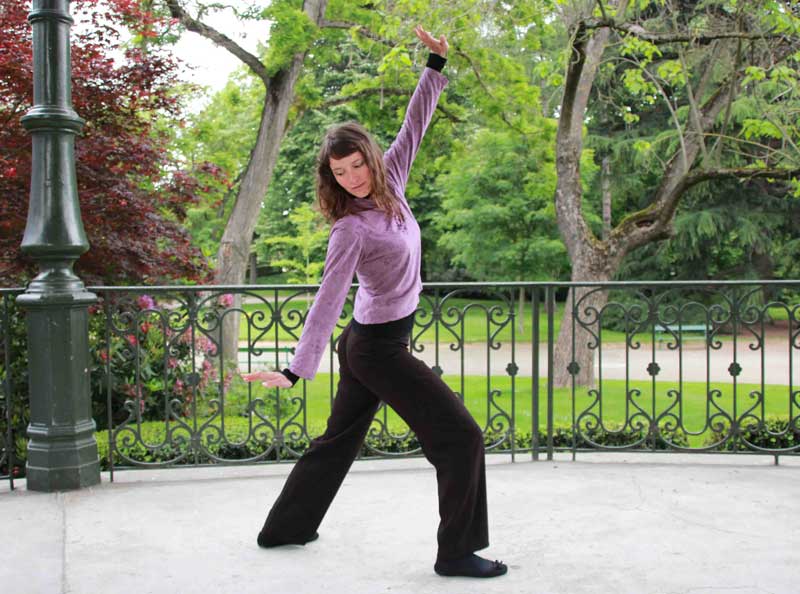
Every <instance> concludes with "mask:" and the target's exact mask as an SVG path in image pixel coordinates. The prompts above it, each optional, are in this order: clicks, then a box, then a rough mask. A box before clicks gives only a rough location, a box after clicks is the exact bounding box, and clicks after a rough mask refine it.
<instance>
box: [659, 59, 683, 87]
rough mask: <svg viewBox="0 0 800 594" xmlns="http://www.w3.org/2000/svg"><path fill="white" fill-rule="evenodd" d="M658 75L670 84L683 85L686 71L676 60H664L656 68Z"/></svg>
mask: <svg viewBox="0 0 800 594" xmlns="http://www.w3.org/2000/svg"><path fill="white" fill-rule="evenodd" d="M656 72H657V73H658V76H659V77H660V78H661V79H663V80H664V81H665V82H666V83H668V84H670V85H681V86H683V85H685V84H686V82H687V79H686V71H685V70H684V69H683V65H682V64H681V63H680V61H678V60H666V61H664V62H661V63H660V64H659V65H658V67H657V68H656Z"/></svg>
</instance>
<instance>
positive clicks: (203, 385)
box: [89, 295, 238, 428]
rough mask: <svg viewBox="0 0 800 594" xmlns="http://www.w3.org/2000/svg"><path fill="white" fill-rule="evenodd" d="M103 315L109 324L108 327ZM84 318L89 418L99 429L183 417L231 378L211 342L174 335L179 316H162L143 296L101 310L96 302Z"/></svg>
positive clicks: (183, 332) (224, 301) (225, 301)
mask: <svg viewBox="0 0 800 594" xmlns="http://www.w3.org/2000/svg"><path fill="white" fill-rule="evenodd" d="M231 303H232V297H231V296H229V295H223V296H221V297H220V298H219V303H218V304H217V305H216V306H215V308H216V310H217V311H216V312H215V313H214V314H212V313H211V312H207V313H206V314H204V315H219V314H220V313H221V312H222V311H223V310H224V309H225V307H227V306H230V305H231ZM106 311H109V312H111V316H112V318H113V319H112V320H111V324H110V326H109V327H107V318H106ZM90 314H91V315H90V317H89V345H90V349H89V351H90V356H91V362H92V368H91V372H90V378H91V383H90V386H91V401H92V414H93V416H94V418H95V419H96V420H97V423H98V426H99V427H101V428H104V427H107V426H108V424H109V419H110V421H111V424H112V425H117V424H119V423H122V422H124V421H126V420H128V419H137V420H156V419H165V418H172V417H174V416H178V417H181V416H187V415H190V414H192V413H193V412H194V411H195V410H196V406H198V404H199V405H200V406H201V407H205V406H209V404H208V402H209V400H210V399H211V398H213V396H214V395H216V394H218V393H219V391H220V390H222V391H224V390H226V389H227V388H228V386H229V385H230V382H231V381H232V379H233V377H234V376H235V375H237V374H238V372H237V371H236V370H233V369H228V368H227V367H225V364H224V363H222V362H221V361H220V360H219V358H218V357H217V356H216V353H217V347H216V345H215V342H214V340H213V339H212V338H210V337H208V336H205V335H204V334H203V333H201V332H196V333H192V332H191V331H190V329H188V328H187V327H180V328H179V329H176V328H175V326H174V324H175V321H176V316H178V317H179V316H180V315H181V314H180V312H179V311H170V312H168V311H167V310H166V309H164V308H163V307H162V306H160V305H157V304H156V302H155V301H154V300H153V299H152V298H151V297H149V296H148V295H139V296H138V297H136V298H127V299H122V300H119V301H115V302H114V303H109V304H108V308H106V307H104V304H103V303H102V302H101V305H99V306H93V307H92V308H91V310H90ZM221 366H222V367H221ZM109 405H110V410H109ZM201 412H205V411H204V410H202V411H201Z"/></svg>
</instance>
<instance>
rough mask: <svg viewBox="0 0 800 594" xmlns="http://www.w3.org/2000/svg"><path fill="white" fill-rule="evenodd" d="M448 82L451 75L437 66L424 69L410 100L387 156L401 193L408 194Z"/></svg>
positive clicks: (391, 176)
mask: <svg viewBox="0 0 800 594" xmlns="http://www.w3.org/2000/svg"><path fill="white" fill-rule="evenodd" d="M447 82H448V81H447V77H445V76H444V75H443V74H441V73H440V72H437V71H436V70H434V69H433V68H425V69H424V70H423V71H422V76H420V79H419V82H418V83H417V88H416V89H415V90H414V94H413V95H412V96H411V100H410V101H409V103H408V109H406V115H405V118H404V119H403V125H402V127H401V128H400V132H398V134H397V138H395V140H394V142H393V143H392V146H390V147H389V150H388V151H386V154H385V155H384V156H383V161H384V164H385V166H386V175H387V178H388V181H390V182H391V183H392V184H393V185H394V186H395V187H396V188H397V189H398V190H399V191H400V197H403V195H404V194H405V188H406V182H407V181H408V174H409V172H410V171H411V164H412V163H413V162H414V157H415V156H416V155H417V151H418V150H419V146H420V144H422V138H423V136H425V130H426V129H427V128H428V124H429V123H430V121H431V118H432V117H433V112H434V111H435V110H436V103H437V102H438V101H439V95H441V94H442V90H444V88H445V86H447Z"/></svg>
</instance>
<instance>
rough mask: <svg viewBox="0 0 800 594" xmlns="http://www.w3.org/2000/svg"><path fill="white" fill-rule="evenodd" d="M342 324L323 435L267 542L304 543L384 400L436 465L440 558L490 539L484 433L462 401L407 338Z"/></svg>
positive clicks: (270, 520) (281, 501)
mask: <svg viewBox="0 0 800 594" xmlns="http://www.w3.org/2000/svg"><path fill="white" fill-rule="evenodd" d="M363 332H364V331H363V327H362V328H356V329H354V328H353V326H352V325H349V326H347V328H345V330H344V332H343V333H342V336H341V338H340V341H339V348H338V351H339V366H340V367H339V374H340V378H339V385H338V390H337V392H336V399H335V400H334V402H333V409H332V411H331V416H330V418H329V419H328V427H327V430H326V431H325V434H324V435H322V436H321V437H319V438H317V439H315V440H313V441H312V442H311V445H310V447H309V449H308V450H307V451H306V453H305V454H304V455H303V456H302V457H301V458H300V459H299V460H298V461H297V463H296V464H295V466H294V468H293V470H292V472H291V474H290V475H289V478H288V479H287V480H286V484H285V485H284V487H283V491H282V492H281V494H280V496H279V497H278V499H277V500H276V502H275V504H274V505H273V507H272V510H271V511H270V513H269V516H268V517H267V520H266V522H265V523H264V527H263V528H262V530H261V534H260V535H259V538H261V539H263V540H264V541H265V542H305V541H306V540H308V539H309V538H310V537H311V536H312V535H313V534H314V532H315V531H316V530H317V528H318V527H319V524H320V523H321V522H322V519H323V517H324V516H325V512H327V510H328V507H329V506H330V504H331V501H333V498H334V496H335V495H336V492H337V491H338V490H339V487H340V486H341V484H342V481H343V480H344V477H345V475H346V474H347V471H348V470H349V469H350V465H351V464H352V462H353V460H354V459H355V457H356V456H357V455H358V452H359V450H360V449H361V446H362V444H363V443H364V437H365V436H366V434H367V430H368V429H369V426H370V424H371V422H372V418H373V416H374V415H375V411H376V410H377V408H378V406H379V405H380V403H381V401H383V402H385V403H387V404H388V405H389V406H391V407H392V408H393V409H394V410H395V411H396V412H397V414H398V415H400V417H401V418H402V419H403V420H404V421H405V422H406V423H407V424H408V426H409V427H410V428H411V429H412V430H413V431H414V432H415V433H416V435H417V437H418V439H419V442H420V444H421V446H422V451H423V453H424V454H425V457H426V458H427V459H428V460H429V461H430V463H431V464H433V466H434V467H435V468H436V478H437V481H438V487H439V517H440V519H441V522H440V524H439V530H438V534H437V538H438V543H439V551H438V558H439V559H442V560H446V559H457V558H459V557H463V556H466V555H469V554H470V553H472V552H474V551H477V550H479V549H482V548H484V547H486V546H488V544H489V538H488V523H487V513H486V471H485V467H484V449H483V435H482V433H481V429H480V427H478V425H477V423H475V421H474V419H473V418H472V416H471V415H470V414H469V412H468V411H467V409H466V408H465V407H464V405H463V404H462V403H461V400H459V398H458V397H457V396H456V395H455V394H454V393H453V391H452V390H451V389H450V388H449V387H448V386H447V384H445V383H444V382H443V381H442V380H441V378H439V377H438V376H437V375H436V374H435V373H434V372H433V371H432V370H431V369H430V368H429V367H428V366H427V365H426V364H425V363H424V362H423V361H420V360H419V359H416V358H414V357H413V356H412V355H411V354H410V353H409V352H408V335H407V334H406V335H401V336H394V337H375V336H369V335H366V334H364V333H363Z"/></svg>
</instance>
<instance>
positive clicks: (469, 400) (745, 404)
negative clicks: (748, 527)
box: [226, 373, 789, 445]
mask: <svg viewBox="0 0 800 594" xmlns="http://www.w3.org/2000/svg"><path fill="white" fill-rule="evenodd" d="M337 379H338V378H337V376H334V382H335V381H337ZM444 379H445V381H446V382H447V384H448V385H450V387H451V388H453V389H454V390H455V391H457V392H460V391H461V380H460V378H459V376H445V377H444ZM330 382H331V376H330V374H327V373H320V374H318V375H317V377H316V379H315V380H314V381H311V382H307V384H306V386H305V388H304V387H303V383H302V382H301V383H299V384H298V385H297V386H295V387H294V388H293V389H291V390H289V391H286V392H285V394H284V395H285V396H288V397H290V398H292V397H302V396H303V390H304V389H305V390H306V398H307V408H306V411H305V414H306V417H307V418H306V423H307V425H308V426H309V427H324V425H325V420H326V419H327V417H328V414H329V412H330V397H331V391H330V390H331V383H330ZM677 388H678V385H677V384H676V383H670V382H663V383H658V384H657V387H656V393H655V396H654V394H653V388H652V384H651V383H650V382H648V381H633V382H631V383H630V389H631V390H639V391H640V395H639V396H635V397H633V402H634V403H635V404H636V405H638V406H639V407H640V408H641V409H643V410H644V411H645V412H646V413H647V414H649V415H652V414H653V412H652V411H653V409H654V408H655V415H656V416H658V415H659V414H661V413H663V412H664V411H665V410H666V409H667V408H669V407H670V406H671V405H672V404H673V403H674V401H675V400H674V398H671V397H670V396H669V391H670V390H677ZM334 389H335V384H334ZM490 389H491V390H497V391H499V394H498V395H497V396H495V397H494V399H493V401H494V404H496V406H497V408H495V407H492V408H491V409H490V408H489V405H488V398H487V394H488V393H489V390H490ZM546 389H547V386H546V382H545V381H542V382H541V383H540V386H539V390H540V392H539V426H540V427H543V426H544V425H545V423H546V419H547V393H546ZM711 389H712V390H719V391H720V396H719V397H718V398H717V397H715V398H714V402H715V403H716V405H717V406H718V407H719V409H721V410H723V411H725V412H727V413H728V414H731V415H732V414H733V392H732V389H733V388H732V385H731V384H716V385H712V386H711ZM757 389H759V386H757V385H748V384H740V385H739V386H738V388H737V390H738V392H737V410H736V414H737V415H741V414H742V413H743V412H744V411H745V410H747V409H748V408H750V407H751V406H752V405H753V403H754V400H753V399H752V398H751V397H750V396H749V394H750V392H752V391H755V390H757ZM602 390H603V391H602V396H603V402H602V409H601V408H600V407H599V406H592V403H593V402H594V396H592V395H590V394H589V393H588V390H587V389H586V388H582V389H579V390H576V394H575V415H576V417H579V416H580V415H581V413H582V412H584V411H587V410H590V411H591V412H593V413H595V414H597V415H598V416H600V417H601V419H602V420H603V422H604V423H606V424H607V425H621V424H622V423H623V422H624V421H625V419H626V418H627V419H631V418H633V417H634V415H635V414H636V408H635V407H634V406H633V404H631V403H626V399H625V396H624V394H625V382H624V380H608V381H604V382H603V385H602ZM683 390H684V393H683V402H682V407H683V411H682V413H681V412H680V411H679V409H678V406H676V407H675V408H674V409H673V412H674V413H675V414H676V415H680V417H681V418H682V419H683V427H684V428H685V429H686V430H687V431H689V432H694V433H698V436H697V437H691V438H690V441H691V443H692V445H700V444H702V443H703V442H704V441H705V439H706V438H707V437H708V436H709V433H708V432H707V427H706V418H707V417H708V416H709V414H711V415H713V414H714V413H715V412H717V409H716V408H715V407H714V406H713V405H710V404H709V403H708V398H707V396H706V384H705V383H688V382H687V383H684V385H683ZM464 393H465V397H466V398H465V402H466V405H467V407H468V409H469V410H470V412H471V413H472V414H473V415H474V417H475V418H476V420H477V421H478V423H479V424H480V425H481V426H486V425H487V421H488V419H489V418H490V416H494V415H497V414H501V415H502V413H506V414H507V415H509V416H511V414H512V410H513V412H514V416H515V418H516V426H517V430H518V431H520V432H523V433H526V432H530V431H531V428H532V417H531V413H532V410H533V406H532V380H531V379H530V378H517V381H516V385H515V390H514V397H513V402H512V393H511V378H510V377H501V378H492V383H491V386H489V385H487V380H486V378H483V377H476V376H468V377H465V378H464ZM267 394H268V392H267V390H266V389H265V388H262V387H261V386H258V385H255V386H253V397H262V398H264V397H266V396H267ZM273 394H274V392H273ZM247 400H248V397H247V385H246V384H245V383H244V382H242V381H241V380H236V381H235V382H234V384H233V386H232V390H231V393H230V395H229V398H228V401H227V402H226V413H227V414H234V415H236V414H240V415H241V414H245V411H246V410H247ZM282 406H283V407H284V413H285V412H286V410H287V407H288V410H289V411H292V412H294V411H297V410H299V409H298V404H291V403H290V402H289V399H287V398H284V403H283V404H282ZM572 408H573V405H572V397H571V390H570V389H568V388H559V389H556V390H554V394H553V420H554V424H555V425H556V426H561V427H564V426H570V425H571V423H572V414H573V413H572ZM707 409H710V410H711V413H707ZM756 412H758V414H759V416H760V412H759V411H756ZM764 413H765V415H766V416H768V417H780V418H789V388H788V387H787V386H777V385H775V386H766V399H765V402H764ZM385 414H386V415H387V420H388V423H389V426H390V427H391V428H392V430H393V431H394V432H397V433H403V432H404V431H405V430H406V426H405V424H404V423H403V422H402V421H401V420H400V419H399V418H398V417H397V416H396V415H395V413H394V412H392V411H391V410H389V411H387V412H386V413H385ZM270 416H274V412H273V413H272V415H270ZM640 419H642V417H640ZM718 420H720V419H718ZM298 421H300V422H302V418H299V419H298ZM497 422H498V419H495V421H494V423H497ZM501 422H503V425H502V427H500V429H501V430H503V429H504V428H505V427H506V426H507V424H505V422H504V421H501ZM494 423H493V424H494Z"/></svg>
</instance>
